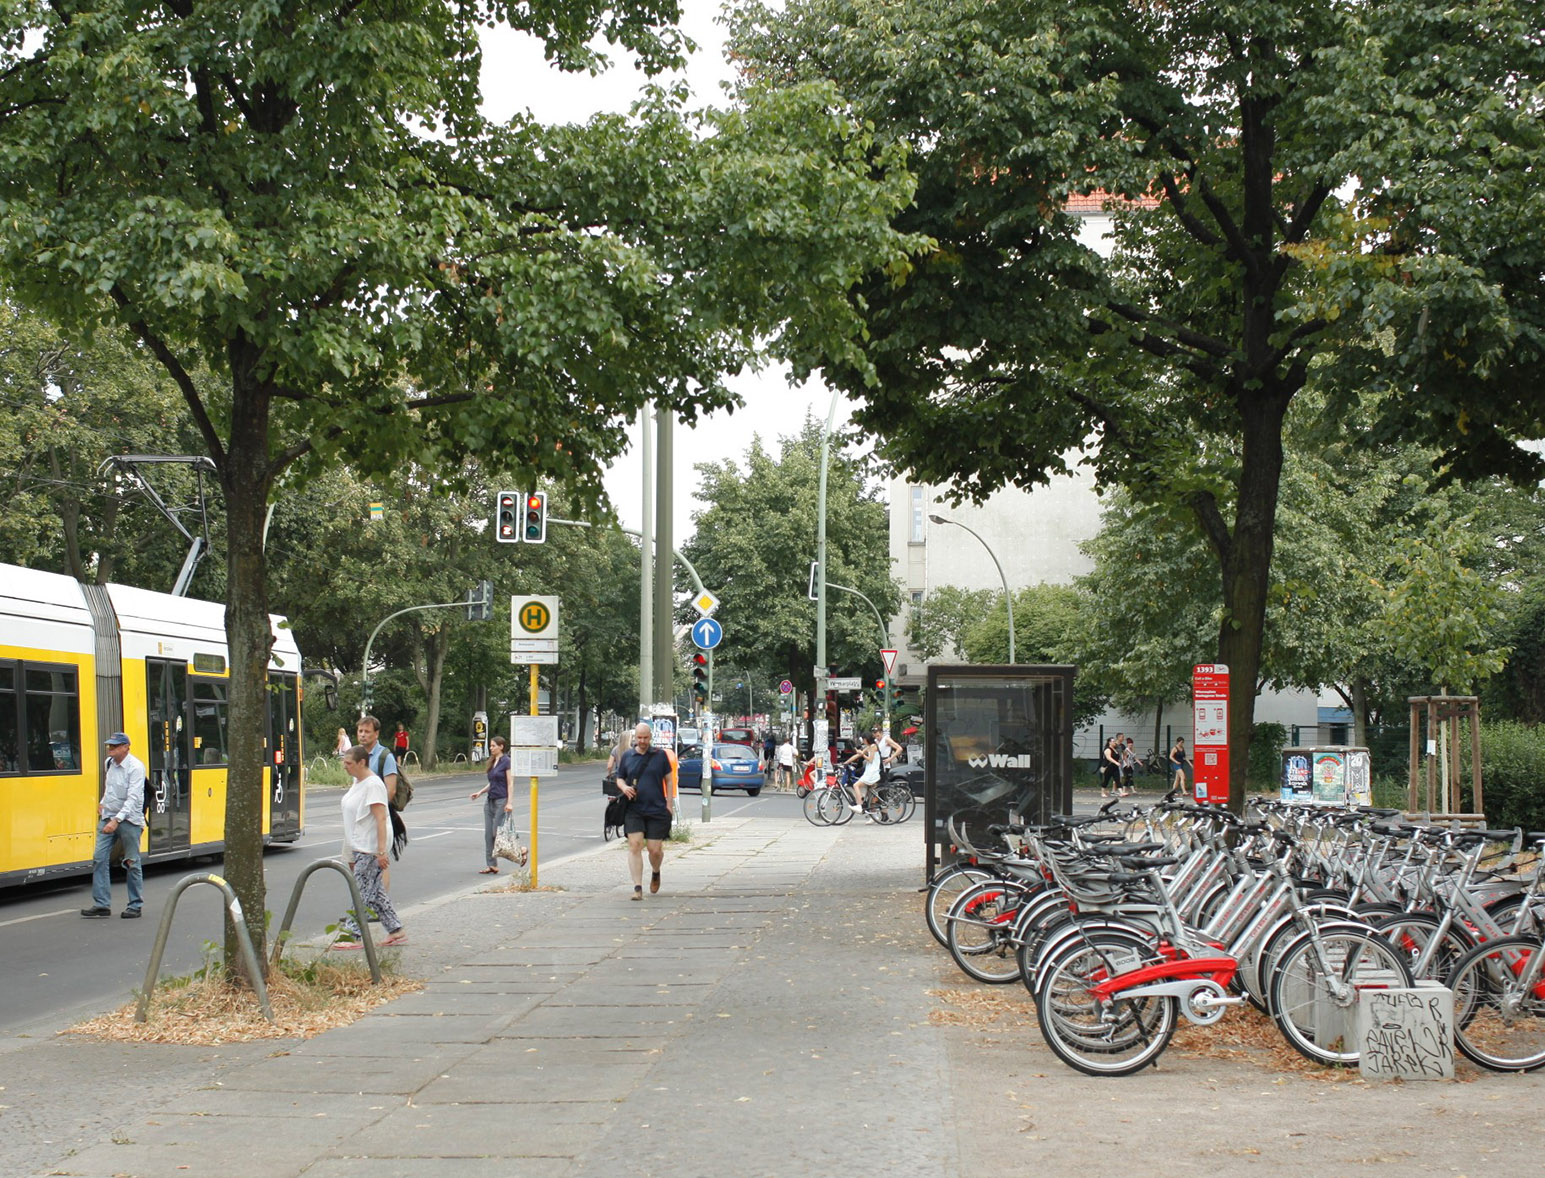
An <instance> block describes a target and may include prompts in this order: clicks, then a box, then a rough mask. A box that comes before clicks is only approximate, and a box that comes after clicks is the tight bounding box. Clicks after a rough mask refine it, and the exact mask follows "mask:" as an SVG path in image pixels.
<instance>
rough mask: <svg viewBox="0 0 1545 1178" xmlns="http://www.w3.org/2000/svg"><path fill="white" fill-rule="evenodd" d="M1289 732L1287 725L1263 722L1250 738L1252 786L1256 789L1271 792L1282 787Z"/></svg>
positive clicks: (1249, 772) (1250, 775)
mask: <svg viewBox="0 0 1545 1178" xmlns="http://www.w3.org/2000/svg"><path fill="white" fill-rule="evenodd" d="M1287 742H1288V730H1287V728H1286V726H1285V725H1282V724H1272V723H1267V722H1263V723H1260V724H1257V725H1256V726H1255V731H1254V732H1253V733H1252V735H1251V737H1250V766H1249V771H1248V776H1249V779H1250V784H1251V785H1252V786H1254V787H1255V788H1256V789H1264V790H1270V789H1272V788H1280V787H1281V785H1282V750H1283V749H1285V748H1286V747H1287Z"/></svg>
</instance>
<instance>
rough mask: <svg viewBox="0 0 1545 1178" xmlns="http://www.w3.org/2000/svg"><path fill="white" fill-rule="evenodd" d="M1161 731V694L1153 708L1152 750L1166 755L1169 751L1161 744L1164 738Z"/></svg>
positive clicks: (1162, 719) (1162, 714)
mask: <svg viewBox="0 0 1545 1178" xmlns="http://www.w3.org/2000/svg"><path fill="white" fill-rule="evenodd" d="M1163 731H1164V698H1163V696H1160V697H1159V702H1158V704H1157V705H1155V707H1154V709H1153V751H1154V752H1156V753H1158V754H1159V755H1160V756H1164V755H1166V754H1167V753H1168V752H1169V750H1168V749H1166V748H1165V747H1164V744H1163V739H1164V738H1163V736H1162V735H1161V734H1162V733H1163Z"/></svg>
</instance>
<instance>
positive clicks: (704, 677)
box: [692, 651, 708, 708]
mask: <svg viewBox="0 0 1545 1178" xmlns="http://www.w3.org/2000/svg"><path fill="white" fill-rule="evenodd" d="M692 702H693V703H695V704H697V705H698V706H699V707H703V708H706V707H707V706H708V656H707V655H706V654H704V653H703V652H702V651H698V652H696V653H695V654H694V655H693V656H692Z"/></svg>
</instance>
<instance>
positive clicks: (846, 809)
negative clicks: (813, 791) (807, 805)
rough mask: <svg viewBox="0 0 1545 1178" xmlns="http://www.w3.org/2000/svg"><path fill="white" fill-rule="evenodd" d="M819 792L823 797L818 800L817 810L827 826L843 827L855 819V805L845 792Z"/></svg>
mask: <svg viewBox="0 0 1545 1178" xmlns="http://www.w3.org/2000/svg"><path fill="white" fill-rule="evenodd" d="M819 792H820V795H821V796H820V797H819V798H817V799H816V808H817V809H818V810H819V811H820V814H821V821H822V822H824V823H825V824H826V825H827V826H841V825H842V824H843V823H845V822H847V821H849V820H850V819H851V818H852V817H853V813H854V811H853V803H852V802H850V801H849V800H848V798H847V793H846V791H845V790H842V789H840V788H839V789H823V790H820V791H819Z"/></svg>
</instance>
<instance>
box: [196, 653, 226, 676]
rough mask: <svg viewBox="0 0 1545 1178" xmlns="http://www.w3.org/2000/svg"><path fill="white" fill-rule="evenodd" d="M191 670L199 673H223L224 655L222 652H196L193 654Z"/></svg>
mask: <svg viewBox="0 0 1545 1178" xmlns="http://www.w3.org/2000/svg"><path fill="white" fill-rule="evenodd" d="M193 670H194V673H195V674H199V675H223V674H225V656H224V655H223V654H198V653H196V652H195V653H194V655H193Z"/></svg>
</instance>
